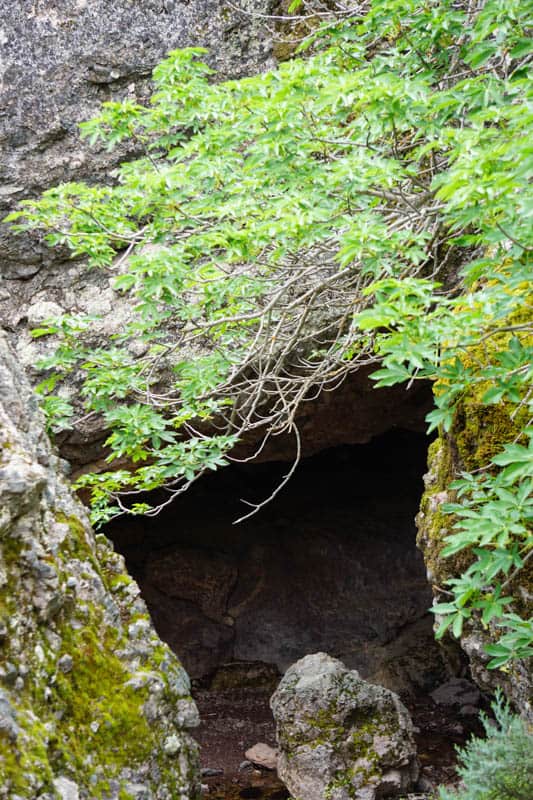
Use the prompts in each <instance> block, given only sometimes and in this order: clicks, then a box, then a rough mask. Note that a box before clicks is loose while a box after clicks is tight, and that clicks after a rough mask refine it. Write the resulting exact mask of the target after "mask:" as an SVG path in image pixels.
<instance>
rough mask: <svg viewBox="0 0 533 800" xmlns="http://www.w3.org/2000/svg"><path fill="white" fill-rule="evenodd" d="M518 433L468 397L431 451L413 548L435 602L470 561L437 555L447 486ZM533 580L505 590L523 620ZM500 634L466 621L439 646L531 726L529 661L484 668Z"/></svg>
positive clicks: (506, 418)
mask: <svg viewBox="0 0 533 800" xmlns="http://www.w3.org/2000/svg"><path fill="white" fill-rule="evenodd" d="M518 432H519V423H518V421H517V419H516V417H515V419H511V417H510V413H509V411H508V410H506V408H505V406H503V405H500V406H488V407H487V406H484V405H482V404H481V403H480V402H479V398H478V397H477V396H476V395H474V394H472V395H471V396H465V397H464V398H463V401H462V403H460V405H459V407H458V409H457V412H456V414H455V420H454V424H453V426H452V429H451V431H450V433H449V434H442V435H441V436H440V437H439V438H438V439H436V440H435V442H433V443H432V445H431V446H430V448H429V454H428V472H427V474H426V475H425V477H424V483H425V490H424V495H423V497H422V501H421V505H420V512H419V514H418V516H417V527H418V537H417V544H418V547H419V548H420V550H421V551H422V554H423V556H424V561H425V564H426V570H427V575H428V579H429V582H430V584H431V585H432V588H433V592H434V595H435V597H436V599H437V601H438V602H444V601H445V600H446V595H445V594H444V593H443V592H442V589H443V587H445V585H446V581H447V580H449V579H450V578H453V577H458V576H459V575H460V574H461V573H462V572H464V570H465V569H466V568H467V567H468V566H469V564H470V563H471V558H472V556H471V555H470V554H469V551H468V550H463V551H460V552H459V553H457V554H455V555H454V556H452V557H449V558H443V557H442V556H441V551H442V549H443V548H444V546H445V544H446V537H447V535H448V533H449V532H450V530H451V527H452V525H453V519H452V517H450V515H447V514H444V513H443V511H442V506H443V504H444V503H448V502H452V501H453V500H455V497H454V494H453V492H452V491H450V489H449V485H450V483H451V482H452V481H453V480H454V479H455V478H457V477H458V476H459V475H460V473H461V471H463V470H467V471H472V470H474V471H475V470H477V469H479V468H480V467H483V466H485V465H486V464H487V463H488V462H489V461H490V459H491V458H492V457H493V456H494V455H496V453H497V452H499V451H500V450H501V449H502V448H503V446H504V445H505V444H506V443H507V442H509V441H512V440H513V439H514V438H515V436H516V435H517V433H518ZM532 581H533V565H531V563H530V564H528V565H527V567H526V569H524V570H522V571H521V572H519V573H518V575H517V577H516V579H515V580H514V581H512V583H511V584H509V585H508V586H507V587H506V590H505V593H506V594H507V595H509V594H511V595H512V596H514V598H515V607H516V608H517V610H518V611H519V612H520V613H521V614H523V616H524V618H526V619H527V618H529V617H530V616H531V614H532V613H533V589H532V585H533V583H532ZM498 635H499V629H497V628H496V627H493V626H492V627H491V626H488V627H487V626H486V625H484V624H483V623H482V622H481V620H480V619H479V617H477V616H476V615H474V616H473V617H472V618H471V619H469V620H466V621H465V624H464V626H463V632H462V634H461V637H460V639H459V641H458V642H457V641H456V640H454V639H452V638H451V636H447V637H445V639H444V640H443V643H444V646H445V648H447V650H448V652H449V653H450V654H451V656H452V660H453V658H454V655H455V654H454V650H455V651H457V650H458V649H459V648H460V653H462V657H463V658H464V657H465V656H466V659H467V661H468V665H469V668H470V672H471V674H472V678H473V679H474V680H475V682H476V683H477V685H478V686H479V687H480V688H481V689H483V690H484V691H487V692H490V693H491V694H492V693H494V691H495V690H496V689H497V688H498V687H501V688H502V689H503V690H504V692H505V694H506V696H507V697H508V698H509V700H510V701H511V702H512V703H513V705H514V706H515V708H516V710H517V711H518V712H519V713H520V714H522V716H524V718H525V719H527V720H529V721H533V668H532V667H533V664H532V662H533V659H528V660H520V659H516V660H514V661H512V662H510V664H508V665H507V666H506V668H505V670H499V669H491V670H489V669H487V664H488V662H489V660H490V656H489V655H487V653H486V652H485V646H486V645H487V644H493V643H494V642H496V641H497V639H498Z"/></svg>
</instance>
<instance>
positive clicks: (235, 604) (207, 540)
mask: <svg viewBox="0 0 533 800" xmlns="http://www.w3.org/2000/svg"><path fill="white" fill-rule="evenodd" d="M426 451H427V439H426V437H425V436H424V435H422V434H418V433H413V432H406V431H391V432H389V433H387V434H384V435H382V436H379V437H377V438H375V439H374V440H372V441H371V442H370V443H368V444H365V445H350V446H348V445H347V446H340V447H335V448H331V449H328V450H326V451H323V452H321V453H320V454H318V455H315V456H313V457H310V458H306V459H304V460H303V461H302V463H301V465H300V466H299V468H298V470H297V472H296V474H295V476H294V477H293V478H292V480H291V481H290V483H289V484H288V485H287V487H286V488H285V489H284V490H283V491H282V492H281V493H280V494H279V495H278V496H277V497H276V498H275V499H274V500H273V501H272V502H271V503H270V504H268V505H267V506H265V507H264V508H263V509H262V510H261V511H260V512H259V513H258V514H256V515H255V516H254V517H252V518H251V519H249V520H247V521H245V522H243V523H240V524H238V525H234V524H233V521H234V520H235V519H236V518H238V517H239V516H240V515H242V514H243V511H246V506H244V505H243V503H242V502H241V499H245V500H249V501H258V500H261V499H263V498H265V497H266V496H268V494H269V493H270V492H271V491H272V490H273V489H274V488H275V487H276V486H277V485H278V483H279V481H280V479H281V477H282V476H283V475H284V474H285V472H286V471H287V464H286V463H282V462H275V463H264V464H255V465H254V464H246V465H244V464H241V465H233V466H230V467H227V468H225V469H223V470H221V471H219V472H217V473H214V474H213V475H210V476H208V477H206V478H204V479H202V480H201V481H199V482H198V484H196V485H195V486H193V487H192V488H191V489H190V490H189V492H188V493H187V494H186V495H185V496H183V497H182V498H180V500H179V501H178V502H176V503H174V504H173V505H171V506H170V507H169V508H168V509H167V510H165V511H164V512H163V513H162V514H160V515H159V516H157V517H154V518H136V519H135V520H119V521H118V522H117V523H115V525H114V526H111V527H110V530H109V531H108V532H109V533H110V535H111V536H112V538H113V539H114V541H115V544H116V546H117V548H118V549H119V550H120V551H121V552H122V553H123V554H124V555H125V557H126V562H127V566H128V569H129V570H130V572H131V574H132V575H133V576H134V577H135V578H136V580H137V581H138V583H139V585H140V587H141V590H142V594H143V597H144V599H145V601H146V603H147V605H148V607H149V609H150V613H151V615H152V618H153V620H154V623H155V626H156V628H157V630H158V633H159V634H160V636H161V637H162V638H163V639H164V640H165V641H166V642H168V644H169V645H170V646H171V647H172V649H174V650H175V651H176V653H178V654H179V656H180V658H181V660H182V662H183V663H184V665H185V667H186V669H187V671H188V672H189V675H190V676H191V678H192V679H193V681H194V682H195V683H196V684H197V685H198V686H201V687H203V688H209V687H217V686H218V687H220V688H223V687H229V686H231V685H232V684H234V683H236V684H240V685H243V684H252V685H253V684H254V683H255V684H258V683H260V682H261V681H267V682H268V681H269V680H270V681H275V678H276V675H277V674H279V673H282V672H283V671H285V670H286V669H287V667H288V666H289V665H290V664H292V663H293V662H294V661H296V660H297V659H298V658H301V657H302V656H304V655H306V654H307V653H312V652H317V651H319V650H323V651H326V652H328V653H330V654H331V655H334V656H336V657H338V658H340V659H341V660H342V661H344V662H345V663H346V665H347V666H349V667H354V668H356V669H358V670H359V671H360V673H361V674H362V675H363V676H364V677H368V678H370V679H375V680H377V681H379V682H380V683H385V684H386V685H388V686H390V688H395V689H397V690H400V691H401V690H410V689H412V688H413V686H414V687H415V688H416V686H418V687H420V688H423V687H424V684H425V683H427V682H428V681H429V680H431V675H427V674H426V673H427V670H426V669H425V668H424V665H423V664H417V663H416V652H415V644H416V649H417V650H418V649H419V648H420V644H421V642H422V640H424V642H422V650H423V649H424V648H425V647H426V645H427V642H426V641H425V640H426V639H428V638H430V639H432V634H431V620H430V619H429V617H428V614H427V609H428V607H429V606H430V605H431V592H430V589H429V586H428V583H427V579H426V574H425V569H424V565H423V561H422V557H421V555H420V553H419V551H418V550H417V548H416V543H415V523H414V518H415V515H416V513H417V509H418V505H419V502H420V496H421V493H422V475H423V473H424V470H425V465H426ZM248 673H249V674H248Z"/></svg>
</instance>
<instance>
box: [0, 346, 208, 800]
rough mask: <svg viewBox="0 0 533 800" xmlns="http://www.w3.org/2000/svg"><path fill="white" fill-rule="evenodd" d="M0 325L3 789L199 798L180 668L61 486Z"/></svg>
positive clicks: (45, 794) (29, 797)
mask: <svg viewBox="0 0 533 800" xmlns="http://www.w3.org/2000/svg"><path fill="white" fill-rule="evenodd" d="M64 467H65V464H64V462H62V461H60V460H59V459H58V458H57V457H56V456H55V455H54V453H53V452H52V450H51V447H50V445H49V442H48V440H47V437H46V435H45V433H44V428H43V419H42V415H41V413H40V411H39V409H38V406H37V401H36V399H35V397H34V396H33V395H32V393H31V391H30V388H29V385H28V383H27V382H26V379H25V378H24V377H23V375H22V373H21V371H20V367H19V364H18V363H17V361H16V359H15V358H14V357H13V354H12V352H11V351H10V350H9V347H8V345H7V342H6V339H5V336H4V335H1V336H0V509H1V510H0V798H4V799H5V800H8V799H9V800H11V799H12V798H15V797H16V798H21V799H22V798H25V799H26V800H37V798H40V800H52V799H53V798H54V799H56V800H57V799H59V800H67V798H68V800H70V799H71V798H72V800H89V798H95V797H101V796H103V795H102V792H105V797H106V798H109V799H110V800H118V798H120V800H126V798H140V797H142V798H146V800H170V798H180V799H181V800H195V798H197V797H199V784H198V780H197V771H198V770H197V746H196V744H195V743H194V742H193V740H192V739H191V737H190V735H189V734H188V732H187V731H188V729H189V728H191V727H194V726H195V725H196V724H197V723H198V714H197V710H196V707H195V705H194V703H193V701H192V700H191V698H190V693H189V691H190V687H189V681H188V677H187V675H186V673H185V672H184V670H183V668H182V667H181V665H180V663H179V662H178V660H177V659H176V657H175V656H174V655H173V654H172V653H171V652H170V651H169V649H168V647H167V646H166V645H164V644H163V643H162V642H161V641H160V640H159V639H158V637H157V635H156V634H155V631H154V629H153V628H152V625H151V622H150V619H149V617H148V614H147V610H146V607H145V605H144V602H143V601H142V600H141V598H140V596H139V589H138V587H137V585H136V584H135V583H134V582H133V581H132V579H131V578H130V577H129V576H128V575H127V574H126V572H125V569H124V562H123V559H122V557H120V556H118V555H117V554H116V553H115V552H114V551H113V550H112V548H111V546H110V543H109V542H108V540H107V539H106V538H105V537H104V536H101V535H100V536H98V537H96V540H95V537H94V535H93V533H92V531H91V529H90V527H89V525H88V523H87V518H86V514H85V511H84V509H83V507H82V506H81V505H80V503H79V502H78V501H76V500H75V499H74V498H73V497H72V495H71V493H70V492H69V490H68V488H67V485H66V482H65V478H64Z"/></svg>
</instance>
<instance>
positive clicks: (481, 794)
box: [439, 695, 533, 800]
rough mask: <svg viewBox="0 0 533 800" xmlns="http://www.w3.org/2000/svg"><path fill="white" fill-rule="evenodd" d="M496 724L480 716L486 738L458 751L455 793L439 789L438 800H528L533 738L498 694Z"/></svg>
mask: <svg viewBox="0 0 533 800" xmlns="http://www.w3.org/2000/svg"><path fill="white" fill-rule="evenodd" d="M492 708H493V711H494V713H495V716H496V722H495V723H494V722H492V721H491V720H489V719H487V717H486V716H484V717H482V720H483V726H484V728H485V733H486V738H485V739H478V738H476V737H473V738H472V739H471V740H470V742H469V743H468V744H467V745H466V747H465V748H464V749H459V756H460V760H461V766H460V767H459V775H460V777H461V779H462V781H463V784H464V786H465V788H464V789H462V790H459V791H458V792H449V791H446V790H444V789H441V790H440V794H439V797H440V800H529V798H530V797H531V786H533V737H532V736H531V734H530V733H528V731H527V729H526V724H525V722H524V721H523V720H522V719H520V717H517V716H514V715H513V714H511V712H510V709H509V706H508V705H507V704H506V703H504V702H503V700H502V697H501V695H498V696H497V698H496V702H495V703H494V704H493V707H492Z"/></svg>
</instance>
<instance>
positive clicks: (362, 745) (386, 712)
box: [271, 653, 418, 800]
mask: <svg viewBox="0 0 533 800" xmlns="http://www.w3.org/2000/svg"><path fill="white" fill-rule="evenodd" d="M271 707H272V712H273V714H274V719H275V721H276V728H277V737H278V745H279V758H278V774H279V776H280V778H281V780H282V781H283V782H284V783H285V785H286V786H287V788H288V789H289V791H290V792H291V794H292V796H293V797H294V798H295V800H375V799H376V798H381V797H399V796H400V795H403V794H405V792H407V791H409V789H410V788H412V786H413V784H414V783H415V782H416V780H417V778H418V762H417V758H416V745H415V743H414V741H413V728H412V723H411V719H410V717H409V714H408V712H407V709H406V708H405V707H404V706H403V704H402V703H401V702H400V700H399V698H398V697H397V695H395V694H394V692H391V691H389V690H388V689H384V688H383V687H382V686H375V685H373V684H371V683H367V682H366V681H364V680H362V679H361V678H360V677H359V674H358V673H357V672H356V671H355V670H348V669H346V667H345V666H344V665H343V664H342V662H341V661H338V660H337V659H335V658H331V657H330V656H328V655H326V654H325V653H315V654H314V655H310V656H306V657H305V658H302V659H301V660H300V661H298V662H297V663H296V664H294V665H293V666H292V667H291V668H290V669H289V670H288V671H287V672H286V673H285V675H284V677H283V679H282V681H281V683H280V685H279V687H278V689H277V690H276V692H275V694H274V695H273V697H272V700H271Z"/></svg>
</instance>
